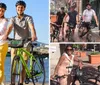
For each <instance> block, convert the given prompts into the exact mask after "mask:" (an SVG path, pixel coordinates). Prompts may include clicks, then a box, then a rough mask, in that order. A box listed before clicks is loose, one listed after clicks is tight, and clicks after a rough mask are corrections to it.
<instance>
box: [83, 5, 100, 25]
mask: <svg viewBox="0 0 100 85" xmlns="http://www.w3.org/2000/svg"><path fill="white" fill-rule="evenodd" d="M91 7H92V6H91V4H87V6H86V9H85V10H84V11H83V21H84V22H91V20H92V18H93V17H94V19H95V21H96V24H97V26H98V25H99V23H98V20H97V16H96V13H95V11H94V10H93V9H92V8H91Z"/></svg>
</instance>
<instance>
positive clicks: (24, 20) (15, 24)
mask: <svg viewBox="0 0 100 85" xmlns="http://www.w3.org/2000/svg"><path fill="white" fill-rule="evenodd" d="M25 8H26V3H25V2H24V1H21V0H19V1H17V3H16V10H17V16H14V17H12V18H11V19H10V24H9V25H8V30H7V31H6V34H5V36H4V37H3V40H4V39H6V38H7V36H8V35H9V34H10V32H11V30H12V28H14V37H15V39H26V38H28V37H31V38H32V41H35V40H37V37H36V31H35V27H34V23H33V19H32V17H31V16H29V15H26V14H24V11H25ZM30 32H31V33H30ZM25 45H27V42H26V43H25V44H24V46H25ZM25 49H26V50H27V51H29V47H28V46H25ZM16 50H17V49H14V48H12V49H11V60H12V59H13V58H14V56H15V55H16ZM23 56H24V60H25V61H26V63H27V60H28V56H27V54H25V53H23ZM21 75H22V76H21V78H20V85H23V81H24V78H25V69H24V67H23V66H22V73H21ZM13 85H15V78H13Z"/></svg>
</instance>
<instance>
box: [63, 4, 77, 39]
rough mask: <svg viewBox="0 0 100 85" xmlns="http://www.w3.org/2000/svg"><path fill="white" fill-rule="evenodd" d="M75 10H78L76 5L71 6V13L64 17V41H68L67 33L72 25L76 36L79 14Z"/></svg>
mask: <svg viewBox="0 0 100 85" xmlns="http://www.w3.org/2000/svg"><path fill="white" fill-rule="evenodd" d="M75 8H76V5H71V6H70V10H69V12H68V13H66V15H65V17H64V20H63V21H64V40H66V31H67V30H68V29H69V27H70V25H71V26H73V34H74V31H75V27H76V22H77V16H78V12H77V11H76V10H75ZM66 19H68V20H66Z"/></svg>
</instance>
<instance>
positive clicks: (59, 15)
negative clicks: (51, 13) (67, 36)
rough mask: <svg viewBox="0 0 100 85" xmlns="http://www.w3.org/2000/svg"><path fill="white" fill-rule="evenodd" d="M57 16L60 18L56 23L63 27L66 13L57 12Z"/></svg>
mask: <svg viewBox="0 0 100 85" xmlns="http://www.w3.org/2000/svg"><path fill="white" fill-rule="evenodd" d="M57 16H58V20H57V22H56V23H57V24H58V25H61V24H62V22H63V18H64V16H65V12H63V13H61V12H57Z"/></svg>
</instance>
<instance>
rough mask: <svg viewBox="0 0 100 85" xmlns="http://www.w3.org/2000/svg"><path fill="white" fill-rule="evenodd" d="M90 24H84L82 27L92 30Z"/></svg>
mask: <svg viewBox="0 0 100 85" xmlns="http://www.w3.org/2000/svg"><path fill="white" fill-rule="evenodd" d="M90 25H91V23H90V22H82V27H86V28H87V29H90Z"/></svg>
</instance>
